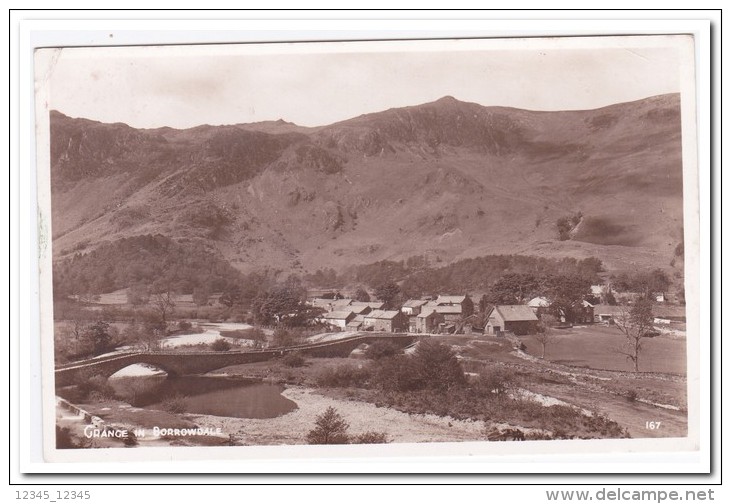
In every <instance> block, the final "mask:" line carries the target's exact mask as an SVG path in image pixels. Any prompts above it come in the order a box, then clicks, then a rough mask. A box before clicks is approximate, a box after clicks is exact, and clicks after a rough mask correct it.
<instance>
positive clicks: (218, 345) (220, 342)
mask: <svg viewBox="0 0 731 504" xmlns="http://www.w3.org/2000/svg"><path fill="white" fill-rule="evenodd" d="M211 350H214V351H216V352H228V351H229V350H231V343H229V342H228V341H226V340H225V339H223V338H218V339H217V340H216V341H214V342H213V343H211Z"/></svg>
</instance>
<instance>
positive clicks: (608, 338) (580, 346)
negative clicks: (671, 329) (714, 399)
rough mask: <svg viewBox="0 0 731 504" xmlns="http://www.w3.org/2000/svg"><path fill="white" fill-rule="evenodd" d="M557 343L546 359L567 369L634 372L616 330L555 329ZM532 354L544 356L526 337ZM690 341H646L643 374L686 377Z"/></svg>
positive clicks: (550, 347)
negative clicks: (621, 352)
mask: <svg viewBox="0 0 731 504" xmlns="http://www.w3.org/2000/svg"><path fill="white" fill-rule="evenodd" d="M553 334H554V335H555V336H554V337H553V341H551V342H550V343H549V344H548V345H547V346H546V357H545V358H546V359H547V360H549V361H551V362H554V363H557V364H565V365H567V366H574V367H583V368H591V369H606V370H610V371H632V363H631V362H630V361H629V360H628V359H627V358H626V357H625V356H624V355H622V354H620V353H619V352H618V351H617V349H619V348H621V347H622V345H623V343H624V341H625V338H624V336H623V335H622V334H621V333H620V332H619V330H617V329H616V328H614V327H611V326H610V327H605V326H599V325H592V326H587V327H573V328H570V329H555V330H554V333H553ZM521 341H523V343H524V344H525V346H526V347H527V352H528V353H529V354H530V355H533V356H536V357H540V355H541V345H540V343H538V341H536V339H535V337H532V336H526V337H522V338H521ZM685 347H686V340H685V338H677V339H671V338H668V337H666V336H659V337H656V338H648V339H646V340H644V343H643V349H642V352H641V354H640V359H639V367H640V371H641V372H650V373H671V374H677V375H682V376H685V370H686V359H685V355H686V348H685Z"/></svg>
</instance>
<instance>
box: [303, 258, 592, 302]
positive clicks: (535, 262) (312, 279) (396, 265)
mask: <svg viewBox="0 0 731 504" xmlns="http://www.w3.org/2000/svg"><path fill="white" fill-rule="evenodd" d="M437 264H438V263H437ZM602 271H603V267H602V262H601V261H600V260H599V259H597V258H594V257H590V258H587V259H575V258H568V257H567V258H562V259H547V258H544V257H533V256H523V255H489V256H483V257H476V258H472V259H462V260H459V261H457V262H454V263H452V264H448V265H444V266H438V265H432V264H430V263H429V262H428V261H427V260H426V259H425V258H424V257H422V256H415V257H410V258H409V259H407V260H405V261H379V262H375V263H372V264H366V265H360V266H354V267H352V268H349V269H348V270H347V271H345V272H344V273H342V274H337V273H336V272H335V271H334V270H332V269H325V270H318V271H316V272H315V273H314V274H312V275H308V276H306V277H305V281H306V282H307V283H310V284H314V285H317V286H320V287H327V288H329V287H332V288H340V287H343V286H345V285H352V284H363V285H367V286H368V287H371V288H373V289H375V288H377V287H378V286H380V285H384V284H387V283H389V282H397V283H399V284H400V286H401V291H402V292H404V293H405V294H406V295H408V296H411V297H415V296H422V295H428V294H438V293H445V292H448V293H453V294H457V293H464V294H466V293H470V292H475V291H487V290H489V289H490V288H491V286H492V285H493V284H495V282H497V281H498V280H499V279H500V278H501V277H503V276H504V275H505V274H507V273H520V274H528V275H534V276H537V277H547V276H561V277H572V278H577V277H578V278H580V279H581V280H583V281H584V282H586V283H587V284H589V285H590V284H593V283H600V282H601V279H600V278H599V273H600V272H602Z"/></svg>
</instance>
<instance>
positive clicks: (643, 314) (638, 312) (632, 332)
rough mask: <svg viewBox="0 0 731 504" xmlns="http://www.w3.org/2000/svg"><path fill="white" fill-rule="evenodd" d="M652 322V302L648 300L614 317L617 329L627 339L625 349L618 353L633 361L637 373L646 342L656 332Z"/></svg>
mask: <svg viewBox="0 0 731 504" xmlns="http://www.w3.org/2000/svg"><path fill="white" fill-rule="evenodd" d="M652 321H653V315H652V301H650V300H649V299H646V298H640V299H638V300H637V301H636V302H635V304H634V305H633V306H632V307H631V308H627V307H625V308H623V309H622V311H621V313H619V314H618V315H616V316H615V317H614V324H615V327H616V328H617V329H619V331H620V332H621V333H622V334H624V336H625V338H626V340H625V344H624V347H623V348H620V349H618V350H617V351H618V352H619V353H621V354H622V355H624V356H625V357H627V359H628V360H630V361H632V364H633V365H634V371H635V373H636V372H637V371H639V361H640V353H641V351H642V345H643V343H644V340H645V338H648V337H650V336H651V334H652V332H653V330H654V327H653V325H652Z"/></svg>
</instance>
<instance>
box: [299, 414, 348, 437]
mask: <svg viewBox="0 0 731 504" xmlns="http://www.w3.org/2000/svg"><path fill="white" fill-rule="evenodd" d="M349 427H350V425H348V422H346V421H345V419H344V418H343V417H342V416H340V414H339V413H338V411H337V410H336V409H335V408H333V407H332V406H330V407H329V408H327V409H326V410H325V411H324V413H322V414H321V415H319V416H318V417H317V419H316V420H315V428H314V429H312V430H311V431H310V432H308V433H307V443H308V444H312V445H324V444H347V443H348V441H349V437H348V428H349Z"/></svg>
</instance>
